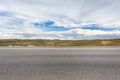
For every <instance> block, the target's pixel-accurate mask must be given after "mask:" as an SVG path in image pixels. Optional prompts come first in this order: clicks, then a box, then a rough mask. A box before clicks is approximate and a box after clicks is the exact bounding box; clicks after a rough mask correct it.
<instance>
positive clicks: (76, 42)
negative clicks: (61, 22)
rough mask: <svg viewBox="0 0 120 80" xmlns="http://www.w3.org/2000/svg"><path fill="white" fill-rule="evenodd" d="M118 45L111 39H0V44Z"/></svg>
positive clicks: (115, 40)
mask: <svg viewBox="0 0 120 80" xmlns="http://www.w3.org/2000/svg"><path fill="white" fill-rule="evenodd" d="M29 45H31V46H120V39H112V40H0V46H29Z"/></svg>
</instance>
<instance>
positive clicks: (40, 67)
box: [0, 47, 120, 80]
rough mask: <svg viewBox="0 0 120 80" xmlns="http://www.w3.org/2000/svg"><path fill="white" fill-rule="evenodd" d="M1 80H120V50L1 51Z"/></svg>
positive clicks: (1, 49) (55, 49)
mask: <svg viewBox="0 0 120 80" xmlns="http://www.w3.org/2000/svg"><path fill="white" fill-rule="evenodd" d="M0 80H120V47H97V48H95V47H92V48H90V47H87V48H85V47H83V48H79V47H77V48H5V47H2V48H0Z"/></svg>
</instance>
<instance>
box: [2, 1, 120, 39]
mask: <svg viewBox="0 0 120 80" xmlns="http://www.w3.org/2000/svg"><path fill="white" fill-rule="evenodd" d="M119 4H120V0H0V39H60V40H86V39H87V40H91V39H116V38H120V7H119Z"/></svg>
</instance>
